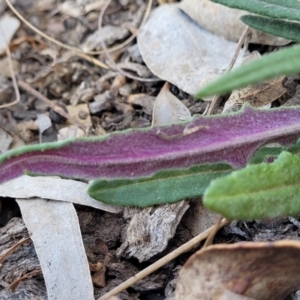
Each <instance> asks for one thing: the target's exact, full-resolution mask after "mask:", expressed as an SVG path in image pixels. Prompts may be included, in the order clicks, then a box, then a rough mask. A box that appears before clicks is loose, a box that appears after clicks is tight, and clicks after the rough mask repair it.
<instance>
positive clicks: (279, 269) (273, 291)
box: [175, 240, 300, 300]
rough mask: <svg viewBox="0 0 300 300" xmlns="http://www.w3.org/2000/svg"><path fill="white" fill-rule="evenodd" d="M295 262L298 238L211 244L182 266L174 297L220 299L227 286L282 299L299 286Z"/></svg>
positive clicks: (259, 297)
mask: <svg viewBox="0 0 300 300" xmlns="http://www.w3.org/2000/svg"><path fill="white" fill-rule="evenodd" d="M299 264H300V242H298V241H288V240H282V241H278V242H262V243H258V242H257V243H254V242H253V243H249V242H242V243H236V244H232V245H226V244H219V245H213V246H210V247H207V248H205V249H203V250H200V251H198V252H196V253H195V254H194V255H192V256H191V257H190V258H189V259H188V261H187V262H186V263H185V265H184V266H183V267H182V269H181V270H180V272H179V278H178V281H177V287H176V297H175V299H176V300H186V299H202V300H206V299H207V300H217V299H224V298H221V297H222V296H224V294H225V295H226V290H228V291H229V292H232V293H234V294H237V295H241V296H244V297H248V298H254V299H256V300H265V299H272V300H282V299H285V297H286V296H288V295H289V294H290V293H292V292H294V291H297V290H298V289H299V287H300V277H299ZM199 295H201V297H200V298H199ZM225 299H226V298H225ZM230 299H232V298H230ZM241 299H244V298H241ZM246 299H247V298H246Z"/></svg>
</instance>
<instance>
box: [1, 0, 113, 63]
mask: <svg viewBox="0 0 300 300" xmlns="http://www.w3.org/2000/svg"><path fill="white" fill-rule="evenodd" d="M5 2H6V4H7V6H8V7H9V8H10V9H11V10H12V11H13V13H14V14H15V15H16V16H17V17H18V18H19V19H20V20H21V21H22V22H23V23H24V24H25V25H27V26H28V27H29V28H30V29H32V30H33V31H34V32H36V33H37V34H39V35H40V36H42V37H43V38H45V39H46V40H48V41H50V42H52V43H54V44H56V45H58V46H60V47H62V48H64V49H68V50H71V51H74V52H76V53H77V54H78V56H80V57H82V58H84V59H86V60H88V61H90V62H91V63H93V64H95V65H97V66H99V67H101V68H104V69H108V66H107V65H106V64H104V63H103V62H101V61H100V60H98V59H96V58H94V57H92V56H90V55H88V54H86V53H84V52H83V51H82V50H81V49H79V48H76V47H73V46H70V45H66V44H64V43H61V42H60V41H58V40H56V39H54V38H52V37H51V36H49V35H47V34H46V33H44V32H42V31H41V30H39V29H38V28H36V27H35V26H33V25H32V24H31V23H29V22H28V21H27V20H26V19H25V18H24V17H23V16H22V15H21V14H20V13H19V12H18V11H17V10H16V9H15V8H14V6H13V5H12V4H11V2H10V0H5Z"/></svg>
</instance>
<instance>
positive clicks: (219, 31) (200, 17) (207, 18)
mask: <svg viewBox="0 0 300 300" xmlns="http://www.w3.org/2000/svg"><path fill="white" fill-rule="evenodd" d="M180 8H181V9H182V10H183V11H184V12H185V13H186V14H188V15H189V16H190V17H191V18H192V19H193V20H194V21H196V22H197V23H198V24H199V25H200V26H202V27H203V28H205V29H206V30H208V31H210V32H212V33H214V34H216V35H218V36H220V37H224V38H225V39H227V40H229V41H234V42H237V41H238V40H239V38H240V37H241V35H242V34H243V32H244V30H245V28H246V25H245V23H243V22H242V21H241V20H240V17H241V16H243V15H247V14H249V13H248V12H246V11H243V10H239V9H232V8H229V7H226V6H224V5H221V4H217V3H213V2H211V1H209V0H201V1H199V0H183V1H182V2H181V3H180ZM251 31H252V36H251V38H250V42H251V43H256V44H263V45H273V46H282V45H286V44H288V43H290V42H291V41H289V40H286V39H284V38H280V37H276V36H273V35H270V34H267V33H263V32H261V31H257V30H254V29H251Z"/></svg>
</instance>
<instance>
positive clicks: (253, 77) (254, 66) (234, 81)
mask: <svg viewBox="0 0 300 300" xmlns="http://www.w3.org/2000/svg"><path fill="white" fill-rule="evenodd" d="M287 57H288V58H289V59H287ZM299 70H300V47H299V46H295V47H291V48H287V49H284V50H280V51H278V52H274V53H271V54H268V55H265V56H263V57H262V58H261V59H259V60H257V61H254V62H252V63H250V64H248V65H245V66H242V67H240V68H238V69H236V70H234V71H232V72H230V73H228V74H226V75H223V76H221V77H220V78H219V79H217V80H215V81H214V82H212V83H210V84H208V85H207V86H205V87H204V88H203V89H201V90H200V91H199V92H198V93H197V95H196V97H197V98H203V97H208V96H211V95H214V94H224V93H227V92H230V91H232V90H234V89H238V88H241V87H244V86H247V85H250V84H255V83H258V82H261V81H263V80H267V79H272V78H275V77H277V76H281V75H289V74H294V73H297V72H299Z"/></svg>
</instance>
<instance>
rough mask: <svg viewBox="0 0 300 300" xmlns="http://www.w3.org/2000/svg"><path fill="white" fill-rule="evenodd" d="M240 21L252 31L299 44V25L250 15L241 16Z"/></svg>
mask: <svg viewBox="0 0 300 300" xmlns="http://www.w3.org/2000/svg"><path fill="white" fill-rule="evenodd" d="M241 20H242V21H243V22H244V23H245V24H247V25H249V26H251V27H252V28H254V29H257V30H260V31H263V32H266V33H269V34H273V35H276V36H280V37H283V38H286V39H289V40H292V41H296V42H300V36H299V32H300V23H296V22H290V21H285V20H278V19H272V18H265V17H260V16H250V15H246V16H242V17H241Z"/></svg>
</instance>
